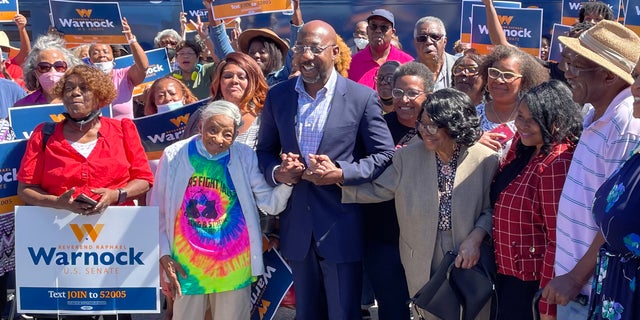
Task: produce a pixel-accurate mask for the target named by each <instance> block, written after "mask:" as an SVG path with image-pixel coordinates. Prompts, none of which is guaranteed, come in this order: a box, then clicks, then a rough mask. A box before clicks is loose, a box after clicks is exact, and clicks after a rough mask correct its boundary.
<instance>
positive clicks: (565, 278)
mask: <svg viewBox="0 0 640 320" xmlns="http://www.w3.org/2000/svg"><path fill="white" fill-rule="evenodd" d="M581 288H582V285H581V284H580V281H578V280H577V279H575V278H574V277H573V276H572V275H571V273H567V274H563V275H561V276H557V277H555V278H553V279H551V281H549V283H548V284H547V286H546V287H544V290H542V297H543V298H545V299H547V303H549V304H560V305H563V306H566V305H567V304H568V303H569V301H571V300H573V299H575V298H576V297H577V296H578V294H579V293H580V289H581Z"/></svg>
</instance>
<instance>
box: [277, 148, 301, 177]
mask: <svg viewBox="0 0 640 320" xmlns="http://www.w3.org/2000/svg"><path fill="white" fill-rule="evenodd" d="M280 159H281V160H282V162H281V163H280V166H279V167H278V168H277V169H276V170H275V172H274V173H273V176H274V178H275V180H276V181H277V182H279V183H286V184H294V183H298V182H299V181H300V178H301V177H302V173H303V172H304V169H305V166H304V164H303V163H302V162H301V161H300V155H299V154H295V153H291V152H289V153H283V154H281V155H280Z"/></svg>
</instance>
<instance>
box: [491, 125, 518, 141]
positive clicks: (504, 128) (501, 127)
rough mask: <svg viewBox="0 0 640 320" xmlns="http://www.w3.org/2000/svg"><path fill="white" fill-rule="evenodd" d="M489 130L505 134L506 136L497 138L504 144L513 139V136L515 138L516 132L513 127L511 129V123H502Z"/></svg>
mask: <svg viewBox="0 0 640 320" xmlns="http://www.w3.org/2000/svg"><path fill="white" fill-rule="evenodd" d="M489 132H493V133H502V134H504V135H505V136H506V137H505V138H502V139H498V140H497V141H498V142H500V144H502V145H504V144H505V143H506V142H507V141H509V140H511V138H513V136H514V135H515V134H516V133H515V131H513V129H511V127H509V125H508V124H506V123H501V124H500V125H499V126H497V127H495V128H494V129H493V130H491V131H489Z"/></svg>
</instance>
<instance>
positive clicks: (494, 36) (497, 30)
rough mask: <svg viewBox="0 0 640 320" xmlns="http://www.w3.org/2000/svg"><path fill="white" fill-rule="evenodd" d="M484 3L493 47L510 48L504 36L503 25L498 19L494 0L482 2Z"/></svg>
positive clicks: (483, 0)
mask: <svg viewBox="0 0 640 320" xmlns="http://www.w3.org/2000/svg"><path fill="white" fill-rule="evenodd" d="M482 3H484V8H485V12H486V13H487V29H489V37H490V38H491V43H492V44H493V45H499V44H501V45H504V46H509V45H510V44H509V42H508V41H507V37H506V36H505V35H504V31H503V30H502V25H501V24H500V20H499V19H498V13H497V12H496V7H495V6H494V5H493V0H482Z"/></svg>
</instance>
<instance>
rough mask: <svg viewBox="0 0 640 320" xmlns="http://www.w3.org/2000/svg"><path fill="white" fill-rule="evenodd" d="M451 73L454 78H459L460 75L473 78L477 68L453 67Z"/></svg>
mask: <svg viewBox="0 0 640 320" xmlns="http://www.w3.org/2000/svg"><path fill="white" fill-rule="evenodd" d="M451 73H453V75H454V76H456V77H459V76H462V75H466V76H475V75H477V74H478V66H463V65H459V66H455V67H453V70H451Z"/></svg>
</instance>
